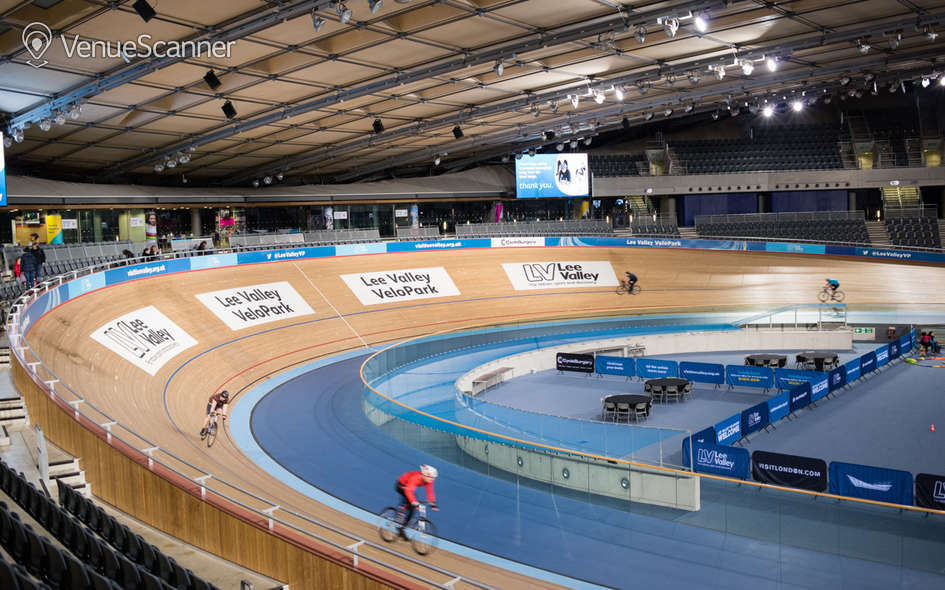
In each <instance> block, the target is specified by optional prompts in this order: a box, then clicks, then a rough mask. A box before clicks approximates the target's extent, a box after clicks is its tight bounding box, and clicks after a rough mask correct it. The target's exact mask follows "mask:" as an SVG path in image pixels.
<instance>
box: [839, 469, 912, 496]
mask: <svg viewBox="0 0 945 590" xmlns="http://www.w3.org/2000/svg"><path fill="white" fill-rule="evenodd" d="M830 493H831V494H838V495H841V496H852V497H854V498H865V499H867V500H877V501H879V502H890V503H892V504H905V505H907V506H911V505H912V495H913V494H912V474H911V473H909V472H908V471H900V470H898V469H886V468H884V467H873V466H871V465H858V464H856V463H841V462H839V461H831V462H830Z"/></svg>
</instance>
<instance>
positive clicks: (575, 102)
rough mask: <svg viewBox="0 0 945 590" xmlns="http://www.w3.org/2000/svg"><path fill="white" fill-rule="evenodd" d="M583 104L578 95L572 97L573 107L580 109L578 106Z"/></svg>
mask: <svg viewBox="0 0 945 590" xmlns="http://www.w3.org/2000/svg"><path fill="white" fill-rule="evenodd" d="M580 102H581V98H580V97H579V96H578V95H577V94H572V95H571V106H572V107H574V108H578V104H579V103H580Z"/></svg>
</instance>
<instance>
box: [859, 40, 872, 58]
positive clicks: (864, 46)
mask: <svg viewBox="0 0 945 590" xmlns="http://www.w3.org/2000/svg"><path fill="white" fill-rule="evenodd" d="M856 46H857V49H859V50H860V55H866V54H867V53H869V52H870V44H869V43H867V42H866V41H864V40H862V39H857V40H856Z"/></svg>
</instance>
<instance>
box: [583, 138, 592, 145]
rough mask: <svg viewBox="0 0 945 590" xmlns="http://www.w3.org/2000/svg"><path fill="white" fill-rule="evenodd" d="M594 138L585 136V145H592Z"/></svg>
mask: <svg viewBox="0 0 945 590" xmlns="http://www.w3.org/2000/svg"><path fill="white" fill-rule="evenodd" d="M593 140H594V138H593V137H585V138H584V145H585V146H590V145H591V141H593Z"/></svg>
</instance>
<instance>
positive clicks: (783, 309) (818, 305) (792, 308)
mask: <svg viewBox="0 0 945 590" xmlns="http://www.w3.org/2000/svg"><path fill="white" fill-rule="evenodd" d="M846 307H847V304H846V303H799V304H795V305H785V306H784V307H779V308H777V309H773V310H770V311H766V312H762V313H759V314H756V315H752V316H748V317H747V318H742V319H740V320H736V321H734V322H732V323H733V324H734V325H736V326H738V327H740V328H741V327H744V326H747V325H748V324H751V323H752V322H754V321H755V320H760V319H763V318H767V317H770V318H773V317H774V316H776V315H778V314H780V313H786V312H789V311H793V312H797V311H799V310H802V309H817V310H823V309H830V310H836V309H838V308H839V309H842V310H843V311H844V312H846ZM795 323H797V321H796V319H795ZM819 323H821V322H820V321H818V324H819ZM846 323H847V322H846V315H844V319H843V324H844V325H846Z"/></svg>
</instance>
